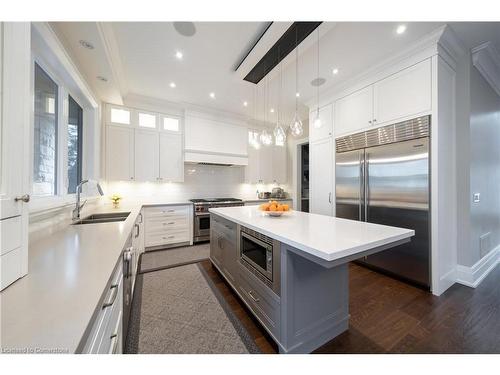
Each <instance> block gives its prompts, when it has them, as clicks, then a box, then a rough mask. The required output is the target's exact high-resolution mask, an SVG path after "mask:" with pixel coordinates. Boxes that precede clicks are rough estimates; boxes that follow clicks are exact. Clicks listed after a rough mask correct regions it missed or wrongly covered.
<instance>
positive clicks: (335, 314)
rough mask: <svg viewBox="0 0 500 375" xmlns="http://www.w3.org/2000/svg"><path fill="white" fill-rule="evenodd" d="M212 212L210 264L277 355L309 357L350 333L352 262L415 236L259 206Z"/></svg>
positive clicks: (404, 230) (405, 232) (364, 224)
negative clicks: (272, 213) (272, 212)
mask: <svg viewBox="0 0 500 375" xmlns="http://www.w3.org/2000/svg"><path fill="white" fill-rule="evenodd" d="M210 212H211V229H210V260H211V262H212V264H213V265H214V266H215V267H216V268H217V269H218V270H219V272H220V273H221V274H222V276H223V277H224V278H225V279H226V281H227V282H228V283H229V284H230V286H231V287H232V289H233V290H234V291H235V292H236V293H237V294H238V295H239V297H240V298H241V300H242V301H243V302H244V303H245V304H246V305H247V307H248V308H249V310H250V311H251V312H252V313H253V315H254V316H255V317H256V318H257V319H258V320H259V322H260V323H261V324H262V326H263V327H264V328H265V329H266V330H267V332H268V333H269V334H270V335H271V337H272V338H273V339H274V341H275V342H276V343H277V345H278V347H279V351H280V353H310V352H312V351H314V350H315V349H317V348H319V347H320V346H322V345H323V344H325V343H327V342H328V341H330V340H332V339H333V338H335V337H336V336H338V335H340V334H341V333H342V332H344V331H346V330H347V329H348V328H349V279H348V262H350V261H351V260H354V259H358V258H360V257H363V256H366V255H370V254H373V253H376V252H379V251H383V250H385V249H388V248H390V247H393V246H397V245H399V244H401V243H404V242H408V241H410V237H411V236H413V235H414V232H413V231H412V230H407V229H402V228H395V227H387V226H380V225H375V224H368V223H361V222H356V221H350V220H344V219H337V218H332V217H327V216H322V215H314V214H306V213H302V212H293V213H292V214H291V215H289V216H288V217H281V218H270V217H267V216H265V215H264V214H263V213H262V212H260V211H258V210H257V209H256V208H255V207H230V208H217V209H211V211H210ZM349 236H351V237H352V238H351V239H349V238H348V237H349ZM341 237H344V238H341Z"/></svg>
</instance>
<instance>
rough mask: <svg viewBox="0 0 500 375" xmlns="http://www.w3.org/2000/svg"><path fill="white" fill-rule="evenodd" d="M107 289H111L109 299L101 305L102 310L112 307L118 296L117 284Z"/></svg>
mask: <svg viewBox="0 0 500 375" xmlns="http://www.w3.org/2000/svg"><path fill="white" fill-rule="evenodd" d="M109 289H111V297H110V298H109V301H107V302H105V303H103V305H102V308H103V309H105V308H106V307H109V306H113V303H115V300H116V296H117V295H118V284H113V285H111V287H110V288H109Z"/></svg>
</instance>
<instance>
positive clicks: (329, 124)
mask: <svg viewBox="0 0 500 375" xmlns="http://www.w3.org/2000/svg"><path fill="white" fill-rule="evenodd" d="M316 116H317V111H316V110H314V111H311V113H310V114H309V141H310V142H315V141H319V140H320V139H323V138H327V137H330V136H331V135H332V133H333V104H328V105H326V106H324V107H322V108H320V109H319V118H320V120H321V127H319V128H316V127H315V124H314V120H316Z"/></svg>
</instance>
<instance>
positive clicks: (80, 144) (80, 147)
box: [65, 93, 85, 195]
mask: <svg viewBox="0 0 500 375" xmlns="http://www.w3.org/2000/svg"><path fill="white" fill-rule="evenodd" d="M67 98H68V116H67V121H66V133H67V132H68V127H69V103H70V99H71V100H73V101H74V102H75V104H76V105H77V106H78V107H80V109H81V112H80V115H79V119H78V124H77V128H78V145H77V148H78V156H77V163H78V167H77V172H76V179H77V182H78V184H79V183H80V182H82V180H83V160H84V159H83V153H84V149H83V139H84V134H85V133H84V126H83V114H84V109H83V106H82V105H80V103H78V101H77V100H76V99H75V98H74V97H73V95H71V93H68V94H67ZM66 137H67V134H66ZM65 147H66V181H67V182H66V194H67V195H75V194H76V192H75V193H69V192H68V189H69V176H68V175H67V174H68V170H69V168H68V153H69V150H68V139H66V145H65ZM78 184H77V185H78Z"/></svg>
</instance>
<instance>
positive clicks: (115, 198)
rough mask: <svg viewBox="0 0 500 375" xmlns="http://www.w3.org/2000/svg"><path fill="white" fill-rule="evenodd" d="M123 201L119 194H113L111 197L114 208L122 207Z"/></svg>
mask: <svg viewBox="0 0 500 375" xmlns="http://www.w3.org/2000/svg"><path fill="white" fill-rule="evenodd" d="M121 200H122V197H121V196H119V195H118V194H113V195H112V196H111V202H113V207H114V208H118V207H119V206H120V201H121Z"/></svg>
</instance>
